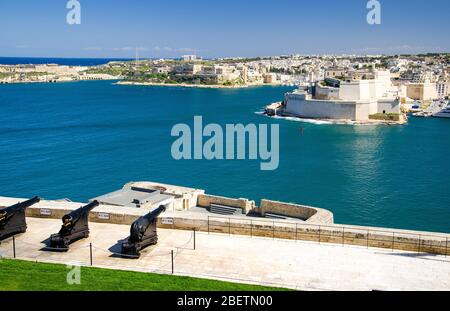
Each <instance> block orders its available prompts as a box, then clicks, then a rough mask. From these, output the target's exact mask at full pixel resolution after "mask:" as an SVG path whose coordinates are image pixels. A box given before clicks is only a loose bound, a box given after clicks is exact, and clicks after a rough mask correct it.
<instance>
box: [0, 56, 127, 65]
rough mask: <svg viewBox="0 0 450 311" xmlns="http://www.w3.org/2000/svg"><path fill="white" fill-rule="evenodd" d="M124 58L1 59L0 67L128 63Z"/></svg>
mask: <svg viewBox="0 0 450 311" xmlns="http://www.w3.org/2000/svg"><path fill="white" fill-rule="evenodd" d="M127 60H130V59H124V58H50V57H48V58H42V57H0V65H29V64H34V65H38V64H58V65H65V66H98V65H104V64H107V63H109V62H112V61H127Z"/></svg>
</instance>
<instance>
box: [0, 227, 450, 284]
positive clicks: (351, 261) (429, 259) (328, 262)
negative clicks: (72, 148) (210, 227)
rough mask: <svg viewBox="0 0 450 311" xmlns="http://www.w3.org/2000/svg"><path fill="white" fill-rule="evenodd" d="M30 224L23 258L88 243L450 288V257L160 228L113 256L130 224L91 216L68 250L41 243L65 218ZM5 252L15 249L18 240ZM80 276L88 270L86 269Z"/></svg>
mask: <svg viewBox="0 0 450 311" xmlns="http://www.w3.org/2000/svg"><path fill="white" fill-rule="evenodd" d="M27 222H28V231H27V233H25V234H22V235H18V236H16V255H17V258H20V259H26V260H33V261H36V260H37V261H41V262H57V263H66V264H81V265H89V264H90V256H89V243H92V245H93V264H94V266H97V267H105V268H114V269H123V270H134V271H146V272H157V273H171V251H172V250H174V255H175V256H174V257H175V260H174V267H175V274H177V275H190V276H196V277H204V278H212V279H222V280H228V281H234V282H244V283H255V284H262V285H271V286H279V287H289V288H294V289H300V290H373V289H375V290H450V257H444V256H435V255H429V254H417V253H409V252H403V251H390V250H385V249H376V248H369V249H367V248H365V247H358V246H342V245H333V244H321V245H319V244H318V243H315V242H304V241H290V240H277V239H275V240H273V239H269V238H255V237H254V238H251V237H248V236H233V235H232V236H228V235H226V234H210V235H208V234H207V233H197V234H196V250H193V239H192V236H193V234H192V232H189V231H181V230H169V229H159V244H158V245H157V246H154V247H151V248H149V249H148V250H146V251H145V252H144V253H143V255H142V256H141V258H140V259H138V260H132V259H124V258H119V257H115V256H114V255H113V253H112V252H115V251H116V252H117V251H119V250H120V247H119V246H118V244H117V242H118V241H119V240H121V239H124V238H126V237H127V236H128V233H129V226H127V225H113V224H101V223H92V222H91V223H90V229H91V236H90V237H89V238H88V239H85V240H81V241H78V242H76V243H74V244H72V245H71V250H70V251H69V252H68V253H53V252H45V251H41V250H40V249H41V248H42V247H43V246H44V244H43V243H42V242H43V241H44V240H45V239H47V238H48V237H49V235H50V234H51V233H55V232H57V231H58V230H59V228H60V225H61V221H60V220H54V219H39V218H27ZM0 252H1V253H2V254H3V256H5V257H12V256H13V254H12V241H11V239H10V240H7V241H3V242H2V244H1V245H0ZM81 280H83V279H82V276H81Z"/></svg>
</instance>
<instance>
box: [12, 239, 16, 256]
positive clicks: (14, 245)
mask: <svg viewBox="0 0 450 311" xmlns="http://www.w3.org/2000/svg"><path fill="white" fill-rule="evenodd" d="M13 256H14V258H16V238H15V237H14V236H13Z"/></svg>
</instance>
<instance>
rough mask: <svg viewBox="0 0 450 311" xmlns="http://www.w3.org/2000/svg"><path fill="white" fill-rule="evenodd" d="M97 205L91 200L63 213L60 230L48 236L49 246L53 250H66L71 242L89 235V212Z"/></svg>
mask: <svg viewBox="0 0 450 311" xmlns="http://www.w3.org/2000/svg"><path fill="white" fill-rule="evenodd" d="M98 205H99V203H98V202H97V201H92V202H91V203H89V204H88V205H85V206H83V207H80V208H79V209H77V210H75V211H73V212H71V213H69V214H67V215H65V216H64V217H63V218H62V222H63V224H62V227H61V230H59V232H58V233H56V234H52V235H51V236H50V247H51V248H52V249H55V250H61V251H68V250H69V245H70V244H71V243H73V242H75V241H77V240H79V239H83V238H87V237H88V236H89V223H88V218H89V212H90V211H91V210H93V209H94V208H95V207H97V206H98Z"/></svg>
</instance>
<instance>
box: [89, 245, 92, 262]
mask: <svg viewBox="0 0 450 311" xmlns="http://www.w3.org/2000/svg"><path fill="white" fill-rule="evenodd" d="M89 255H90V257H91V267H92V243H89Z"/></svg>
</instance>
